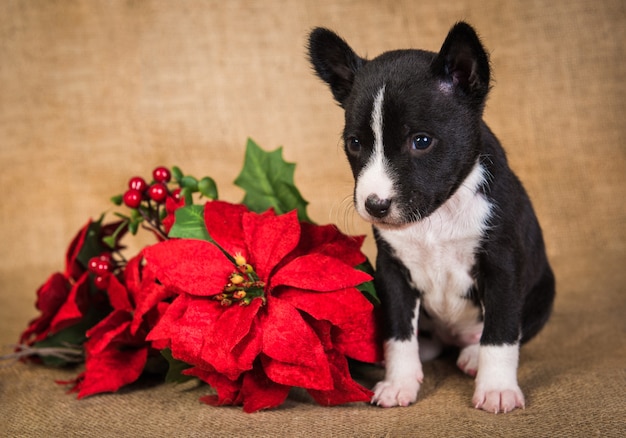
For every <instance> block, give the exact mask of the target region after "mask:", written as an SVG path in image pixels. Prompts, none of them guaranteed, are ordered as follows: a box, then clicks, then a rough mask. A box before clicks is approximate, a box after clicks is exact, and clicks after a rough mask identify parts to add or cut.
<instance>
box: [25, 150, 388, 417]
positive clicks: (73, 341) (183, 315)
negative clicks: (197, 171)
mask: <svg viewBox="0 0 626 438" xmlns="http://www.w3.org/2000/svg"><path fill="white" fill-rule="evenodd" d="M294 170H295V165H294V164H293V163H287V162H285V161H284V160H283V158H282V149H277V150H275V151H273V152H269V153H268V152H265V151H263V150H262V149H261V148H259V146H258V145H256V144H255V143H254V142H253V141H252V140H248V144H247V148H246V158H245V162H244V167H243V170H242V171H241V173H240V175H239V176H238V177H237V179H236V180H235V184H236V185H238V186H240V187H242V188H243V189H244V190H245V192H246V194H245V197H244V200H243V202H242V203H240V204H232V203H227V202H223V201H220V200H218V192H217V187H216V184H215V181H214V180H213V179H211V178H210V177H205V178H202V179H199V180H198V179H196V178H194V177H193V176H189V175H184V174H183V172H182V171H181V170H180V169H179V168H177V167H173V168H172V169H171V170H170V169H168V168H165V167H158V168H156V169H155V170H154V171H153V180H152V182H151V183H147V182H146V180H145V179H143V178H141V177H133V178H131V179H130V181H129V183H128V189H127V190H126V191H125V192H124V194H123V195H120V196H117V197H114V198H113V199H112V200H113V202H114V203H115V204H116V205H118V206H121V207H124V206H125V207H127V208H129V209H130V213H129V214H123V213H120V212H116V213H114V216H115V220H113V221H107V220H105V217H107V216H108V215H107V214H103V215H102V216H100V218H99V219H97V220H95V221H94V220H89V221H88V222H87V224H86V225H85V226H84V227H83V228H82V229H81V230H80V231H79V232H78V234H77V235H76V237H75V238H74V239H73V240H72V242H71V244H70V246H69V248H68V250H67V256H66V266H65V270H64V272H57V273H54V274H52V275H51V276H50V277H49V278H48V280H47V281H46V282H45V283H44V284H43V285H42V286H41V287H40V288H39V290H38V291H37V303H36V306H37V309H39V311H40V315H39V316H38V317H37V318H36V319H34V320H33V321H32V322H31V323H30V325H29V326H28V328H27V329H26V330H25V331H24V332H23V334H22V335H21V339H20V344H19V346H18V347H17V350H16V355H17V356H19V357H21V358H24V359H25V358H28V359H31V360H35V361H41V362H43V363H44V364H46V365H56V366H63V365H67V364H69V363H72V362H84V371H83V372H81V373H80V374H79V375H78V377H77V378H76V379H74V380H72V381H66V382H59V383H64V384H68V385H71V387H70V388H71V389H70V391H71V392H77V393H78V398H82V397H86V396H89V395H93V394H98V393H103V392H114V391H117V390H118V389H119V388H121V387H123V386H125V385H128V384H131V383H133V382H135V381H136V380H138V379H139V378H140V376H142V374H144V373H145V372H146V370H147V369H148V368H151V369H154V368H155V367H154V364H155V363H157V364H159V363H161V364H165V365H167V366H166V367H165V368H166V369H167V373H166V376H165V380H166V381H168V382H181V381H184V380H186V379H190V378H198V379H200V380H201V381H204V382H206V383H208V384H209V385H210V386H211V387H213V388H214V390H215V392H216V394H217V395H208V396H206V397H203V398H201V400H202V401H204V402H205V403H207V404H210V405H241V406H243V410H244V411H246V412H254V411H258V410H261V409H268V408H273V407H276V406H279V405H280V404H281V403H283V401H284V400H285V399H286V398H287V395H288V392H289V390H290V388H291V387H301V388H305V389H306V390H307V391H308V393H309V394H310V395H311V396H312V398H313V399H314V400H315V401H316V402H318V403H319V404H321V405H337V404H343V403H348V402H357V401H369V400H370V398H371V395H372V394H371V392H370V391H369V390H368V389H366V388H365V387H363V386H361V385H360V384H358V383H357V382H355V381H354V380H353V379H352V377H351V375H350V370H349V366H348V365H349V363H348V358H350V359H355V360H357V361H360V362H365V363H374V362H376V361H378V360H380V356H381V354H380V349H379V343H378V342H377V337H376V336H377V335H376V323H375V316H374V314H375V304H376V303H377V298H376V294H375V290H374V288H373V283H372V281H371V280H372V277H371V273H372V272H371V266H370V265H369V263H368V261H367V259H366V257H365V255H364V254H363V253H362V252H361V249H360V248H361V245H362V243H363V237H362V236H361V237H351V236H347V235H344V234H342V233H341V232H340V231H339V230H338V229H337V228H336V227H335V226H334V225H326V226H319V225H315V224H313V223H312V221H311V220H310V219H309V218H308V216H307V213H306V205H307V202H306V201H305V200H304V199H303V198H302V196H301V194H300V192H299V191H298V189H297V188H296V187H295V185H294V182H293V173H294ZM140 229H147V230H149V231H150V232H152V233H153V234H154V236H155V243H154V244H152V245H149V246H146V247H143V248H142V249H141V250H140V251H139V253H138V254H134V255H132V256H129V255H128V254H126V252H127V251H126V249H125V246H124V245H123V240H124V239H125V238H129V236H132V235H135V234H136V233H137V232H138V231H139V230H140ZM157 368H158V367H157Z"/></svg>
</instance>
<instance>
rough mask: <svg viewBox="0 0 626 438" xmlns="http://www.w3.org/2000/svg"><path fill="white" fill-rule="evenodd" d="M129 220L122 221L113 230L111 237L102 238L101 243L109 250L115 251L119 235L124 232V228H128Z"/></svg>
mask: <svg viewBox="0 0 626 438" xmlns="http://www.w3.org/2000/svg"><path fill="white" fill-rule="evenodd" d="M128 223H129V220H128V219H124V220H123V221H122V222H121V223H120V225H119V226H118V227H117V228H116V229H115V231H114V232H113V234H112V235H110V236H106V237H104V238H102V241H103V242H104V243H105V244H106V245H107V246H108V247H109V248H110V249H115V246H116V245H117V239H118V237H119V235H120V233H121V232H122V231H124V229H126V227H127V226H128Z"/></svg>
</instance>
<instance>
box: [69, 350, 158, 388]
mask: <svg viewBox="0 0 626 438" xmlns="http://www.w3.org/2000/svg"><path fill="white" fill-rule="evenodd" d="M147 358H148V348H147V347H146V348H140V349H137V350H128V349H125V350H118V349H116V348H108V349H105V350H103V351H102V352H101V353H99V354H96V355H92V356H87V361H86V362H85V376H84V379H83V381H82V382H80V383H79V386H80V392H79V393H78V398H83V397H86V396H88V395H92V394H97V393H101V392H113V391H117V390H118V389H120V388H121V387H122V386H124V385H128V384H129V383H132V382H134V381H135V380H137V379H138V378H139V376H140V375H141V373H142V372H143V369H144V367H145V365H146V360H147Z"/></svg>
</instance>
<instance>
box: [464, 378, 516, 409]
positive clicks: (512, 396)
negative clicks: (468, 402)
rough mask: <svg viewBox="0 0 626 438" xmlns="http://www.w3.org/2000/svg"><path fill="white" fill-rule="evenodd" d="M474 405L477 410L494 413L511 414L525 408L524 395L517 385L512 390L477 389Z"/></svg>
mask: <svg viewBox="0 0 626 438" xmlns="http://www.w3.org/2000/svg"><path fill="white" fill-rule="evenodd" d="M472 404H473V405H474V407H475V408H476V409H482V410H483V411H487V412H493V413H494V414H497V413H498V412H503V413H505V414H506V413H507V412H511V411H512V410H514V409H515V408H524V394H522V390H521V389H520V388H519V386H517V385H515V386H512V387H511V388H499V389H494V388H491V389H489V388H481V387H480V386H478V387H476V391H474V396H473V397H472Z"/></svg>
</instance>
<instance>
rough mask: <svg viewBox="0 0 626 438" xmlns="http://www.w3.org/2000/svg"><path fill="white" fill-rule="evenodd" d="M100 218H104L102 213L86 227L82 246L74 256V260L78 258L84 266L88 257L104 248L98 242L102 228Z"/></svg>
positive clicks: (87, 261)
mask: <svg viewBox="0 0 626 438" xmlns="http://www.w3.org/2000/svg"><path fill="white" fill-rule="evenodd" d="M102 219H104V215H102V216H100V218H99V219H98V220H97V221H95V222H92V223H91V224H89V227H87V234H86V235H85V240H84V242H83V246H82V247H81V248H80V250H79V252H78V255H77V256H76V260H78V262H79V263H80V264H81V265H83V266H84V267H85V268H87V264H88V263H89V259H91V258H92V257H96V256H97V255H100V254H101V253H102V252H103V251H104V248H103V246H102V244H101V243H100V230H101V228H102Z"/></svg>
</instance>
